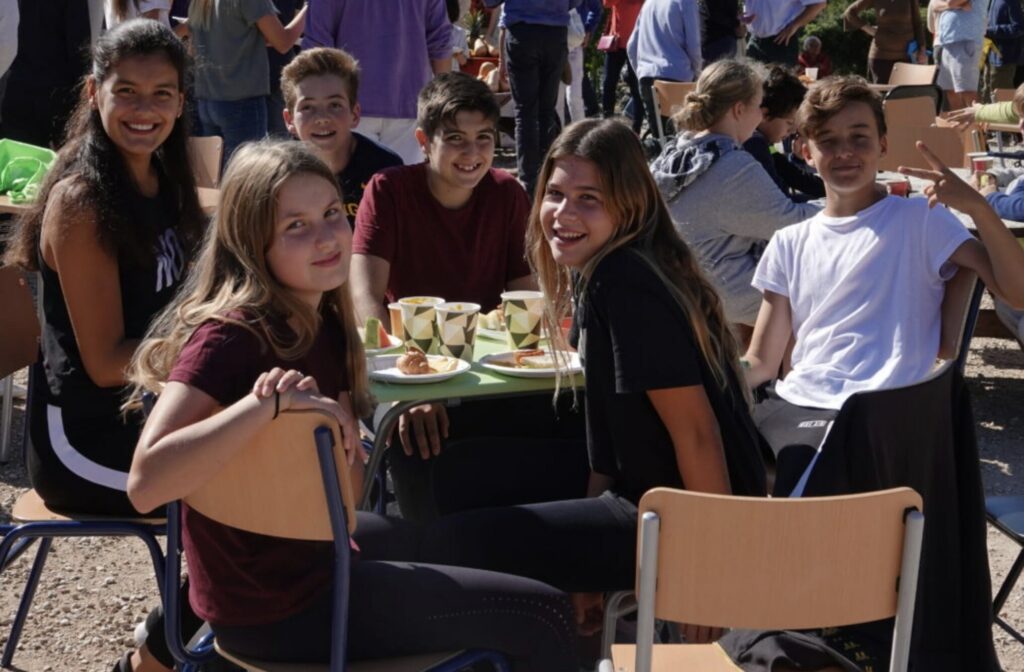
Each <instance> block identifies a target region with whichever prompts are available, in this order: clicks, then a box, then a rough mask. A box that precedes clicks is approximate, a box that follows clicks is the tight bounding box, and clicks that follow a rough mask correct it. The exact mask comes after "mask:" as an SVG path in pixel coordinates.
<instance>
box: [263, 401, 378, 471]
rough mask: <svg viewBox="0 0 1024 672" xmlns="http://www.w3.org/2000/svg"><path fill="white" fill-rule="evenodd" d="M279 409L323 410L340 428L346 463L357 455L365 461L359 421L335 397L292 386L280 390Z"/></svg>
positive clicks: (351, 461)
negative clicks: (282, 390)
mask: <svg viewBox="0 0 1024 672" xmlns="http://www.w3.org/2000/svg"><path fill="white" fill-rule="evenodd" d="M281 410H282V411H323V412H325V413H327V414H329V415H331V416H333V417H334V419H335V420H337V421H338V428H339V429H340V430H341V446H342V448H344V449H345V457H346V459H347V460H348V463H349V464H352V463H353V462H355V460H356V458H357V457H358V458H359V460H360V461H362V462H366V460H367V457H368V456H367V454H366V450H365V449H364V448H363V443H362V441H360V440H359V422H358V421H357V420H356V418H355V416H354V415H353V414H352V413H351V412H350V411H349V410H348V409H347V408H345V407H344V406H342V405H341V404H340V403H338V400H337V399H331V398H330V397H325V396H324V395H322V394H320V392H319V391H317V390H316V389H313V390H300V389H298V388H297V387H293V388H291V389H288V390H285V391H284V392H281Z"/></svg>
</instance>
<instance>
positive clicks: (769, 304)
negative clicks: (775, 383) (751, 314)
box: [743, 291, 793, 388]
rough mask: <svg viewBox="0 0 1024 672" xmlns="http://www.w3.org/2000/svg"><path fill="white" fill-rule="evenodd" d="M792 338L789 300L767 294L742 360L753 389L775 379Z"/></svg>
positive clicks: (791, 317) (766, 292)
mask: <svg viewBox="0 0 1024 672" xmlns="http://www.w3.org/2000/svg"><path fill="white" fill-rule="evenodd" d="M792 336H793V315H792V310H791V308H790V305H789V299H788V298H787V297H785V296H783V295H782V294H776V293H775V292H770V291H765V293H764V300H763V301H762V302H761V310H760V312H758V314H757V322H756V323H755V324H754V335H753V336H752V337H751V338H750V347H749V348H748V349H747V354H745V355H744V356H743V359H744V360H745V361H746V362H747V364H748V365H749V368H747V369H746V376H747V384H748V385H750V387H751V388H754V387H757V386H758V385H761V384H762V383H767V382H768V381H770V380H774V379H775V377H776V376H777V375H778V373H779V367H780V366H782V359H783V357H785V356H786V347H787V346H788V345H789V340H790V338H792Z"/></svg>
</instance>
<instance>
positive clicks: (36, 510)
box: [11, 490, 167, 525]
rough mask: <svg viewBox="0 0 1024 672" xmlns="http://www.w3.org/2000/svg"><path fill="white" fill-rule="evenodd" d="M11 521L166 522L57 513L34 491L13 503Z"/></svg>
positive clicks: (25, 493) (158, 519) (164, 521)
mask: <svg viewBox="0 0 1024 672" xmlns="http://www.w3.org/2000/svg"><path fill="white" fill-rule="evenodd" d="M11 519H12V520H13V521H14V522H17V523H44V522H45V523H55V522H60V521H73V520H89V521H118V522H132V523H139V524H140V525H163V524H165V523H166V522H167V520H166V519H165V518H142V517H140V518H124V517H121V516H98V515H92V514H76V513H68V514H64V513H57V512H56V511H52V510H50V509H49V508H47V506H46V502H44V501H43V498H42V497H40V496H39V493H37V492H36V491H35V490H29V491H27V492H24V493H22V495H21V496H20V497H18V500H17V501H16V502H15V503H14V509H13V510H12V511H11Z"/></svg>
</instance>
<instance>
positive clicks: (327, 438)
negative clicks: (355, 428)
mask: <svg viewBox="0 0 1024 672" xmlns="http://www.w3.org/2000/svg"><path fill="white" fill-rule="evenodd" d="M314 439H315V441H316V450H317V456H318V458H319V464H320V474H321V478H322V480H323V485H324V493H325V495H326V497H327V509H328V513H329V515H330V523H331V531H332V532H333V536H334V540H333V544H334V562H333V572H334V585H333V592H332V606H331V614H332V616H331V618H332V622H333V623H335V624H337V625H336V626H335V627H334V633H335V636H334V639H333V640H332V641H331V661H330V665H329V670H330V672H344V670H345V669H346V660H347V652H348V627H347V626H348V594H349V570H350V567H351V562H352V550H351V545H350V543H349V533H348V511H347V510H346V509H345V505H344V502H343V499H342V495H341V483H340V482H339V481H338V477H337V473H338V470H337V463H336V461H335V457H334V435H333V434H332V432H331V430H330V429H329V428H328V427H326V426H321V427H318V428H317V429H316V430H315V432H314ZM180 582H181V510H180V502H172V503H171V504H168V506H167V563H166V570H165V574H164V583H165V585H167V586H171V587H173V586H178V585H180ZM179 599H180V597H179V595H178V591H177V590H166V591H164V611H165V614H166V618H165V628H166V630H165V632H166V635H167V644H168V648H169V649H170V651H171V654H172V655H173V656H174V658H175V659H176V660H178V661H179V663H180V665H181V667H180V669H181V670H183V671H185V672H192V671H194V670H196V669H197V668H198V667H199V666H200V665H202V664H204V663H206V662H208V661H210V660H211V659H212V658H214V657H215V656H216V652H215V651H214V649H213V637H212V636H207V637H204V638H202V639H201V640H200V641H199V642H198V644H197V645H196V647H195V648H194V649H191V650H190V649H188V648H187V647H186V646H184V645H183V644H182V637H181V623H180V621H181V617H180V614H181V611H180V610H181V605H180V603H179ZM477 662H489V663H490V664H491V665H492V666H493V667H494V669H495V671H496V672H511V669H512V668H511V665H510V664H509V662H508V660H507V659H506V658H505V656H504V655H503V654H501V653H499V652H496V651H485V650H476V649H473V650H468V651H464V652H461V653H459V654H458V655H456V656H454V657H452V658H450V659H448V660H446V661H444V662H443V663H441V664H439V665H436V666H434V667H431V668H430V669H429V671H424V672H458V671H459V670H462V669H464V668H465V667H466V666H468V665H472V664H474V663H477Z"/></svg>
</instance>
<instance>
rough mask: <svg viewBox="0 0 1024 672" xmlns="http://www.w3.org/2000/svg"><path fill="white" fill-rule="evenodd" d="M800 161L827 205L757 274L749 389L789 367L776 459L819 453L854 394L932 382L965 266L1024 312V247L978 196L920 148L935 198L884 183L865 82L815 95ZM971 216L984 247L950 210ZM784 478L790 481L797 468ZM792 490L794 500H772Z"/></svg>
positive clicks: (777, 413) (827, 85) (770, 431)
mask: <svg viewBox="0 0 1024 672" xmlns="http://www.w3.org/2000/svg"><path fill="white" fill-rule="evenodd" d="M798 126H799V132H800V135H801V136H802V137H804V138H806V139H807V144H806V146H805V149H804V158H805V159H806V160H807V161H808V163H809V164H810V165H812V166H814V167H815V168H816V169H817V170H818V172H819V174H820V175H821V177H822V179H823V180H824V182H825V193H826V198H825V209H824V210H823V211H822V213H820V214H819V215H816V216H815V217H813V218H811V219H809V220H806V221H804V222H801V223H800V224H795V225H793V226H790V227H788V228H785V229H782V230H780V231H777V232H776V233H775V235H774V236H773V237H772V239H771V241H769V243H768V246H767V248H766V249H765V251H764V254H763V256H762V257H761V261H760V264H759V265H758V268H757V270H756V271H755V273H754V280H753V283H752V284H753V285H754V286H755V287H756V288H757V289H759V290H761V291H762V293H763V297H764V298H763V301H762V304H761V310H760V313H759V314H758V317H757V323H756V325H755V327H754V334H753V337H752V339H751V343H750V348H749V349H748V350H747V353H746V355H745V357H744V358H745V360H746V361H747V363H748V364H749V368H747V370H746V372H747V382H748V383H749V384H750V386H751V387H752V388H755V387H758V386H760V385H762V384H764V383H766V382H768V381H770V380H772V379H774V378H775V377H776V375H777V374H778V372H779V370H780V367H781V366H782V365H783V359H784V357H785V353H786V351H787V347H788V346H789V344H790V343H791V341H792V342H794V345H793V349H792V355H791V360H790V361H791V368H790V370H789V372H788V373H787V374H786V375H785V377H784V378H782V379H781V380H779V381H777V382H776V384H775V386H774V389H769V390H768V398H767V399H766V400H764V401H762V402H761V403H759V404H758V405H757V408H756V409H755V412H754V418H755V421H756V422H757V423H758V428H759V429H760V430H761V433H762V434H763V435H764V437H765V439H766V440H767V441H768V443H769V444H770V445H771V447H772V449H773V451H774V452H775V453H776V455H778V454H780V453H781V452H782V451H783V450H784V449H786V448H788V447H790V446H795V445H804V446H812V447H814V446H818V445H820V443H821V441H822V440H823V438H824V435H825V433H827V426H828V420H830V419H831V418H833V417H834V416H835V414H836V412H837V410H838V409H839V408H840V407H841V406H842V404H843V402H844V401H846V399H847V398H848V397H849V396H850V395H851V394H854V393H855V392H861V391H868V390H878V389H886V388H894V387H901V386H904V385H909V384H913V383H916V382H920V381H921V380H923V379H924V378H925V377H926V376H927V375H928V373H929V371H930V369H931V367H932V364H933V363H934V360H935V358H936V356H939V355H943V356H949V355H951V354H952V353H940V352H939V344H940V326H941V304H942V299H943V294H944V290H945V283H946V281H947V280H949V279H950V278H951V277H952V276H953V275H954V274H955V273H956V271H957V268H958V267H962V268H968V269H970V270H972V271H974V272H975V273H977V274H978V277H979V278H980V279H981V280H982V282H984V283H985V285H986V286H987V287H988V288H989V289H990V290H991V291H992V292H993V293H995V294H996V295H997V296H999V297H1001V298H1003V299H1004V300H1006V301H1007V302H1008V303H1009V304H1011V305H1013V306H1014V307H1021V306H1024V272H1022V271H1024V249H1021V247H1020V246H1019V245H1017V244H1016V240H1015V239H1014V237H1013V234H1012V233H1010V231H1009V230H1007V228H1006V226H1005V225H1004V224H1003V221H1002V220H1001V219H1000V218H999V216H998V215H996V213H995V212H994V211H993V210H992V208H991V207H990V206H989V205H988V202H987V201H986V200H985V199H984V197H983V196H981V194H979V193H978V192H976V191H975V190H974V189H972V188H971V187H970V186H969V185H968V184H967V183H965V182H964V181H963V180H961V179H960V178H958V177H957V176H956V175H955V174H954V173H953V172H952V171H951V170H950V169H949V168H947V167H946V166H944V165H943V164H942V163H941V162H940V161H939V160H938V158H936V157H935V156H934V155H933V154H932V153H931V151H929V150H928V148H927V147H925V146H924V144H923V143H918V148H919V150H920V151H921V153H922V155H923V156H924V157H925V159H926V160H927V162H928V163H929V164H930V165H931V167H932V169H931V170H919V169H915V168H902V167H901V169H900V171H901V172H903V173H904V174H908V175H913V176H916V177H921V178H925V179H930V180H932V181H933V182H934V184H932V185H930V186H928V187H927V188H926V189H925V190H924V194H925V196H927V199H922V198H915V199H909V200H907V199H902V198H899V197H895V196H886V195H885V193H884V191H882V190H880V189H879V188H878V187H877V185H876V184H875V176H876V174H877V169H878V162H879V160H880V159H881V157H882V156H883V154H884V153H885V151H886V137H885V132H886V129H885V117H884V115H883V113H882V105H881V100H880V99H879V97H878V95H877V94H875V93H874V92H873V91H872V90H871V89H870V88H869V86H868V84H867V82H866V81H864V80H863V79H861V78H859V77H839V78H829V79H828V80H825V81H823V82H819V83H818V84H817V85H816V86H814V87H812V88H811V90H810V92H809V93H808V95H807V97H806V98H805V100H804V102H803V104H802V105H801V107H800V111H799V120H798ZM939 203H942V204H944V205H948V206H950V207H955V208H956V209H957V210H960V211H961V212H964V213H966V214H968V215H970V216H971V218H972V219H973V220H974V223H975V226H976V227H977V230H978V233H979V234H980V240H977V239H975V238H974V237H972V236H971V234H970V233H969V232H968V231H967V230H966V229H965V228H964V226H963V225H962V224H960V222H959V221H958V220H957V219H956V217H954V216H953V215H952V214H951V213H950V212H949V211H947V210H946V209H945V208H944V207H942V206H941V205H938V204H939ZM777 476H782V477H783V478H782V480H781V481H780V480H777V481H776V483H779V482H790V483H791V482H792V480H791V479H790V478H788V477H789V476H791V474H784V475H783V474H777ZM777 494H782V495H788V494H789V493H788V492H783V493H777Z"/></svg>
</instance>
